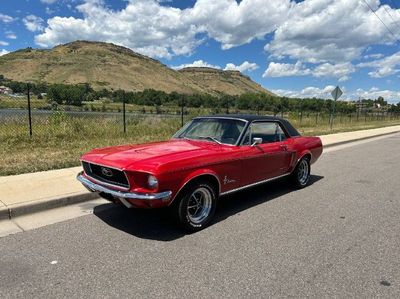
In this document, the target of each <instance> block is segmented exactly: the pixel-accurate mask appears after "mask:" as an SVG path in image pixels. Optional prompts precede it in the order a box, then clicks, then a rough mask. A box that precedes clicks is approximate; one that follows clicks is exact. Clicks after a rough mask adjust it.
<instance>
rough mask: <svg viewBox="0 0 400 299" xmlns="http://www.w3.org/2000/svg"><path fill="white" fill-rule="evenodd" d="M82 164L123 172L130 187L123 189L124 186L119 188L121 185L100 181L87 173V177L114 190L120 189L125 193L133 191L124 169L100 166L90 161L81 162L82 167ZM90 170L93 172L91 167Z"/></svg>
mask: <svg viewBox="0 0 400 299" xmlns="http://www.w3.org/2000/svg"><path fill="white" fill-rule="evenodd" d="M82 162H86V163H88V164H89V167H90V164H94V165H97V166H100V167H106V168H111V169H115V170H118V171H122V173H123V174H124V175H125V178H126V181H127V182H128V187H123V186H119V185H116V184H110V183H107V182H104V181H101V180H98V179H96V178H94V177H92V176H91V175H88V174H87V173H86V172H85V174H86V176H88V177H89V178H91V179H92V180H94V181H96V183H99V184H104V185H105V186H108V187H114V188H115V187H116V188H119V189H122V190H125V191H128V190H130V189H131V183H130V182H129V179H128V176H127V175H126V172H125V171H123V170H122V169H120V168H117V167H111V166H107V165H102V164H98V163H93V162H89V161H86V160H81V165H82ZM82 168H83V166H82ZM90 170H92V168H91V167H90Z"/></svg>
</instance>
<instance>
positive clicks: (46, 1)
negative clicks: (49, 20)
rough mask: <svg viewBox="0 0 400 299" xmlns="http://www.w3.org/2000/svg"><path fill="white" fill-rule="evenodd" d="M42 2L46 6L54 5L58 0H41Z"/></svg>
mask: <svg viewBox="0 0 400 299" xmlns="http://www.w3.org/2000/svg"><path fill="white" fill-rule="evenodd" d="M40 2H42V3H44V4H53V3H55V2H57V0H40Z"/></svg>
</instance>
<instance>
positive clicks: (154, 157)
mask: <svg viewBox="0 0 400 299" xmlns="http://www.w3.org/2000/svg"><path fill="white" fill-rule="evenodd" d="M229 148H232V147H231V146H228V145H220V144H217V143H214V142H207V141H197V140H180V139H172V140H169V141H164V142H155V143H147V144H139V145H122V146H113V147H106V148H100V149H94V150H92V151H90V152H88V153H86V154H85V155H83V156H82V158H81V160H83V161H87V162H90V163H95V164H99V165H105V166H109V167H115V168H118V169H121V170H135V171H150V172H154V171H156V170H157V169H158V168H159V167H160V166H161V165H165V164H171V163H173V162H178V161H182V160H192V161H193V159H199V158H205V157H207V156H209V155H210V154H211V153H214V154H215V153H221V154H222V153H224V152H225V151H226V150H229Z"/></svg>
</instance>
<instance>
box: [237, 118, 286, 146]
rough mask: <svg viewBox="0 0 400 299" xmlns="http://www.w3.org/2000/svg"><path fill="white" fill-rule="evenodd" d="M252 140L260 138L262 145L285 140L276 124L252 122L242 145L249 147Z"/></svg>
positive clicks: (283, 134)
mask: <svg viewBox="0 0 400 299" xmlns="http://www.w3.org/2000/svg"><path fill="white" fill-rule="evenodd" d="M253 138H261V139H262V143H272V142H280V141H284V140H286V139H287V137H286V135H285V132H284V131H283V130H282V128H281V126H280V125H279V123H277V122H254V123H252V124H251V125H250V127H249V128H248V130H247V132H246V135H245V137H244V141H243V145H250V144H251V143H252V140H253Z"/></svg>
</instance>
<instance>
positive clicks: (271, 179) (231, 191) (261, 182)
mask: <svg viewBox="0 0 400 299" xmlns="http://www.w3.org/2000/svg"><path fill="white" fill-rule="evenodd" d="M290 174H291V172H288V173H285V174H282V175H278V176H276V177H273V178H269V179H266V180H262V181H259V182H256V183H252V184H249V185H245V186H242V187H239V188H235V189H232V190H229V191H226V192H222V193H221V194H220V196H225V195H228V194H231V193H235V192H238V191H241V190H244V189H247V188H251V187H255V186H257V185H261V184H264V183H267V182H271V181H274V180H277V179H280V178H283V177H285V176H288V175H290Z"/></svg>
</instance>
